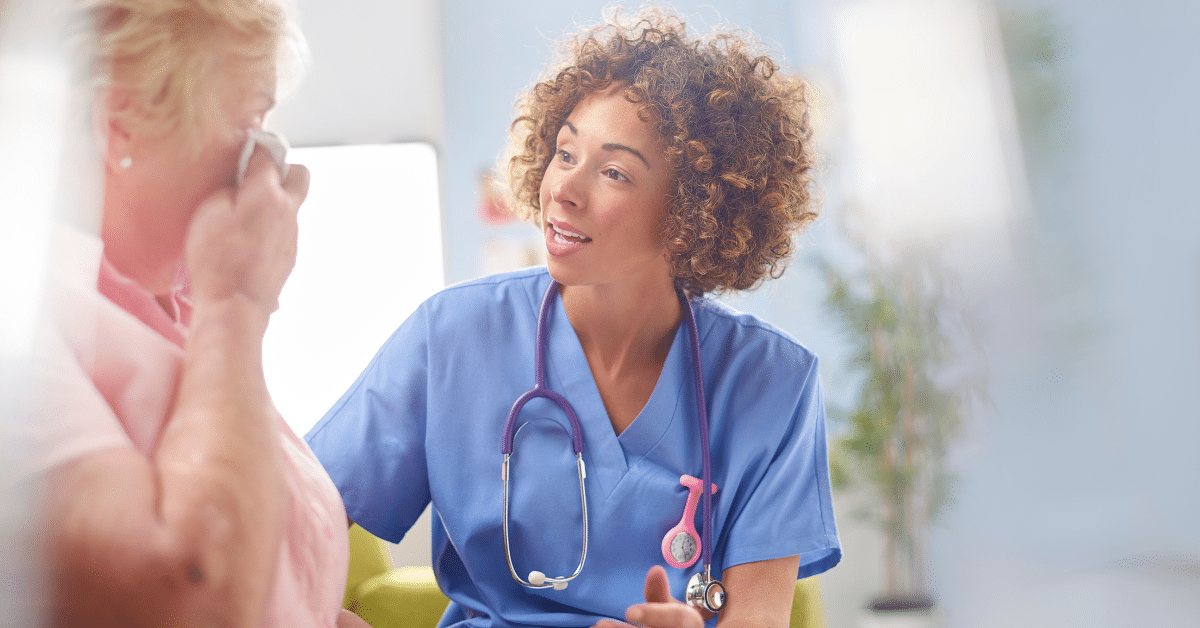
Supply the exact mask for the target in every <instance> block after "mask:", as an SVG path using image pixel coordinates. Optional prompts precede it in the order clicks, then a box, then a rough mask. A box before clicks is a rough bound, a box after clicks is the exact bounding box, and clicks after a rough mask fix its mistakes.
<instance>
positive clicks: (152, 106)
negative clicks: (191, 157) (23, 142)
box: [78, 0, 304, 151]
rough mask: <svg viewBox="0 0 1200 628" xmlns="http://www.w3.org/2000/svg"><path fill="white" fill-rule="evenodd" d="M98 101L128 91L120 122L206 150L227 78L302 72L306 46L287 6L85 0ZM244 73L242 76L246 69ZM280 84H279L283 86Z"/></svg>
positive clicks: (261, 1)
mask: <svg viewBox="0 0 1200 628" xmlns="http://www.w3.org/2000/svg"><path fill="white" fill-rule="evenodd" d="M78 8H79V10H80V17H82V18H83V20H84V22H86V25H87V26H88V27H90V32H91V33H92V36H91V37H90V38H88V41H87V43H86V45H87V47H88V48H89V53H90V56H91V59H90V61H91V63H90V65H91V67H90V72H91V75H92V77H93V79H94V81H95V83H96V85H95V87H96V88H97V92H98V93H104V92H105V91H110V90H124V91H128V92H129V93H130V95H131V97H132V101H133V102H132V105H133V106H132V107H130V108H129V109H128V110H126V111H123V112H120V113H118V112H114V114H113V115H123V116H124V117H125V118H126V120H125V121H126V122H127V123H129V124H132V125H134V126H136V127H139V128H141V129H143V130H147V131H149V132H155V133H162V134H172V133H178V134H179V135H180V139H181V140H182V142H183V143H184V145H185V146H187V147H189V148H191V149H193V150H197V151H198V150H199V144H200V143H201V141H202V138H203V136H204V134H205V132H206V131H208V130H210V129H212V128H213V125H214V124H215V122H216V121H217V120H216V117H217V115H218V114H219V112H220V105H221V102H220V98H221V90H220V89H219V86H220V83H219V82H218V81H219V80H220V77H222V76H228V75H229V67H228V66H227V65H226V64H227V63H228V62H229V61H230V60H231V59H232V60H236V61H237V62H240V63H242V64H243V65H241V66H240V68H251V67H253V66H254V65H255V64H260V63H262V64H271V65H273V66H274V67H275V69H276V72H277V74H283V75H284V76H287V75H288V73H289V72H295V71H298V69H299V67H300V66H301V65H302V62H303V58H304V41H303V38H302V36H301V35H300V34H299V29H298V28H296V26H295V24H294V22H293V20H292V18H291V16H290V12H289V10H288V7H287V6H286V5H284V4H283V3H282V2H281V1H280V0H81V2H79V3H78ZM240 68H238V69H240ZM277 82H278V81H277Z"/></svg>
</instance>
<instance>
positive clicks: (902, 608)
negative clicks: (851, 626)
mask: <svg viewBox="0 0 1200 628" xmlns="http://www.w3.org/2000/svg"><path fill="white" fill-rule="evenodd" d="M941 625H942V621H941V616H940V615H939V614H938V612H937V609H936V607H935V606H934V604H933V600H932V599H930V598H928V597H924V596H910V597H889V598H877V599H875V600H874V601H873V602H871V603H870V604H869V605H868V606H867V608H866V609H864V610H863V612H862V614H861V615H860V616H859V620H858V626H859V628H940V627H941Z"/></svg>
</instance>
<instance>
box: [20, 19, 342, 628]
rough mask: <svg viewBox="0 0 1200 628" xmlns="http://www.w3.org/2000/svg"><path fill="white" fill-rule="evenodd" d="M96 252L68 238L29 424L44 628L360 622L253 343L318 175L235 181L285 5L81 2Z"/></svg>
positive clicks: (265, 106) (302, 460) (257, 173)
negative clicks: (43, 556) (90, 86)
mask: <svg viewBox="0 0 1200 628" xmlns="http://www.w3.org/2000/svg"><path fill="white" fill-rule="evenodd" d="M81 7H82V11H83V14H84V15H85V16H86V17H87V18H88V19H89V21H91V23H92V24H93V26H94V40H93V41H92V42H91V45H92V46H93V51H94V53H95V57H94V59H93V65H94V70H95V77H96V78H97V83H98V85H97V97H96V104H95V109H96V112H95V115H94V118H95V120H96V121H97V126H98V127H99V130H100V131H101V133H100V135H101V136H102V145H101V154H102V156H103V173H104V180H103V183H104V186H103V197H102V198H103V205H102V210H103V215H102V220H101V222H100V238H99V241H96V240H95V239H94V238H93V237H90V236H86V235H82V234H78V233H74V234H72V233H64V234H63V235H62V238H63V240H62V241H61V242H60V243H59V245H58V246H57V247H56V250H57V256H58V257H57V259H56V261H55V268H56V270H55V271H54V273H53V276H52V282H51V283H52V286H51V297H52V299H53V300H54V301H53V305H54V307H55V308H56V312H57V314H56V327H55V331H54V333H53V338H51V340H50V346H49V348H48V349H47V352H46V357H45V361H44V362H43V364H42V368H41V369H40V371H41V373H42V375H43V379H44V383H45V384H46V390H47V392H48V395H47V399H46V401H45V402H44V403H43V404H42V405H41V408H40V414H41V416H40V417H38V419H37V421H36V422H35V423H34V425H35V429H37V430H39V434H40V436H41V440H40V446H39V447H38V448H37V449H36V450H35V452H34V455H35V457H36V458H37V462H38V464H39V465H40V466H41V468H42V470H43V471H44V472H45V474H44V477H45V478H46V496H45V503H44V505H43V509H42V515H43V523H42V529H44V536H43V538H44V539H45V540H46V545H47V548H48V555H49V556H48V558H49V568H48V572H49V573H48V580H49V584H50V595H49V597H50V600H49V601H50V609H49V611H50V613H51V623H52V625H61V626H200V625H205V626H209V625H211V626H216V625H220V626H287V627H289V628H297V627H313V628H316V627H318V626H321V627H325V626H333V625H360V626H361V625H365V624H363V623H362V622H361V620H358V618H357V617H355V616H353V615H351V614H349V613H346V612H345V611H342V610H341V600H342V595H343V588H344V585H345V577H346V568H347V560H348V557H347V554H348V550H347V534H346V528H345V521H346V515H345V511H344V509H343V507H342V504H341V502H340V500H339V499H338V494H337V492H336V490H335V489H334V487H333V485H332V484H331V483H330V481H329V478H328V477H327V476H326V475H325V473H324V471H323V470H322V469H321V466H320V465H319V463H318V462H317V460H316V459H315V458H314V457H313V455H312V453H311V452H310V451H309V450H308V448H307V447H306V446H305V445H304V443H303V441H301V440H300V439H299V438H297V437H296V436H295V435H294V434H292V433H291V431H290V430H289V429H288V427H287V425H286V424H285V423H284V422H283V421H282V419H281V418H280V417H279V416H278V414H277V412H276V411H275V409H274V407H273V405H272V403H271V399H270V396H269V395H268V393H267V389H266V385H265V383H264V380H263V373H262V339H263V334H264V332H265V330H266V326H267V321H268V318H269V316H270V314H271V313H272V311H274V310H275V308H276V307H277V297H278V295H279V292H280V290H281V288H282V286H283V283H284V281H285V279H286V278H287V276H288V274H289V273H290V272H291V269H292V266H293V264H294V261H295V248H296V213H297V209H298V208H299V206H300V204H301V202H302V201H303V200H304V197H305V195H306V194H307V189H308V172H307V170H306V169H305V168H304V167H303V166H299V165H296V166H292V167H291V168H290V170H289V173H288V174H287V176H286V177H284V176H283V175H282V174H281V170H280V169H277V168H276V167H275V166H274V165H273V164H272V161H271V159H270V158H269V157H267V156H266V154H265V151H263V150H261V149H259V150H258V151H257V152H256V153H255V154H254V156H253V158H252V159H251V160H250V162H249V167H248V169H247V171H246V173H245V178H244V181H243V182H241V184H240V185H239V184H238V182H237V181H236V179H237V177H236V175H235V173H236V170H237V167H238V161H239V155H240V153H241V151H242V149H243V146H244V145H245V144H246V139H247V137H248V134H250V133H251V132H253V131H256V130H258V129H260V128H261V126H262V123H263V118H264V116H266V114H267V112H268V111H269V110H270V109H271V108H272V106H273V104H274V101H275V91H276V77H275V72H276V65H277V63H276V59H277V56H278V51H280V50H282V49H283V48H284V47H285V43H286V42H287V39H286V38H287V33H289V32H292V30H293V29H292V28H291V26H290V22H289V18H288V16H287V14H286V12H285V11H284V9H283V7H282V6H280V5H279V4H277V3H276V2H275V1H273V0H88V1H86V2H83V3H82V4H81Z"/></svg>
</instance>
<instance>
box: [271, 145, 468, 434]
mask: <svg viewBox="0 0 1200 628" xmlns="http://www.w3.org/2000/svg"><path fill="white" fill-rule="evenodd" d="M288 161H289V162H291V163H298V164H304V165H305V166H307V167H308V169H309V170H310V171H311V172H312V185H311V186H310V188H309V194H308V199H307V200H306V201H305V203H304V205H303V206H302V207H301V208H300V219H299V220H300V248H299V253H298V256H297V260H296V268H295V270H294V271H293V272H292V276H291V278H290V279H288V283H287V285H286V286H285V287H284V289H283V294H281V295H280V297H279V305H280V307H279V311H277V312H275V314H273V315H272V316H271V324H270V326H269V328H268V329H267V335H266V339H265V341H264V347H263V353H264V356H263V360H264V370H265V371H266V378H267V386H268V388H269V389H270V391H271V396H272V398H273V399H274V401H275V406H276V407H277V408H278V409H279V412H280V413H281V414H282V415H283V417H284V419H286V420H287V422H288V424H289V425H290V426H291V427H292V429H293V430H294V431H295V432H296V433H297V434H300V435H304V433H305V432H307V431H308V430H309V429H310V428H311V427H312V426H313V425H314V424H315V423H316V422H317V420H319V419H320V418H321V416H322V415H324V414H325V411H326V410H328V409H329V408H330V406H332V405H333V403H334V402H335V401H337V399H338V398H339V397H340V396H341V394H342V393H343V392H345V390H346V389H347V388H348V387H349V386H350V385H351V384H352V383H353V382H354V379H355V378H356V377H357V376H358V374H359V373H360V372H361V371H362V369H363V368H364V367H365V366H366V365H367V363H368V362H369V361H370V360H371V357H372V356H373V355H374V354H375V352H376V351H377V350H378V349H379V347H380V345H382V344H383V342H384V341H385V340H386V339H387V338H388V336H389V335H391V333H392V332H393V331H394V330H395V329H396V327H397V326H399V325H400V323H401V322H403V321H404V319H405V318H406V317H408V315H409V314H410V313H411V312H412V311H413V310H414V309H415V308H416V306H417V305H418V304H420V303H421V301H423V300H424V299H425V298H427V297H428V296H430V295H431V294H433V293H434V292H435V291H437V290H438V289H440V288H441V287H442V286H443V284H444V281H445V279H444V277H445V273H444V271H443V262H442V230H441V214H440V208H439V203H438V182H437V155H436V153H435V152H434V150H433V148H432V147H431V146H430V145H428V144H423V143H411V144H389V145H372V146H330V147H317V148H296V149H293V150H292V152H291V153H289V155H288Z"/></svg>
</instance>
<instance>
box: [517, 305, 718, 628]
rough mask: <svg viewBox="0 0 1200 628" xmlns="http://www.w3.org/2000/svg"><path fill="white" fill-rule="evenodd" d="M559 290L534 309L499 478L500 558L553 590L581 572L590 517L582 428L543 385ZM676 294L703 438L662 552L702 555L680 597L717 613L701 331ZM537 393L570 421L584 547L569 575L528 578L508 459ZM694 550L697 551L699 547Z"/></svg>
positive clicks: (536, 585) (683, 563)
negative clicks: (524, 411)
mask: <svg viewBox="0 0 1200 628" xmlns="http://www.w3.org/2000/svg"><path fill="white" fill-rule="evenodd" d="M558 290H559V289H558V282H556V281H551V282H550V288H549V289H547V290H546V296H545V298H544V299H542V307H541V311H540V312H539V313H538V324H537V341H536V342H537V344H536V346H535V351H534V386H533V388H530V389H529V390H527V391H525V394H523V395H521V396H520V397H519V398H518V399H517V401H516V402H515V403H513V406H512V409H511V410H509V411H508V418H507V419H506V420H505V422H504V434H503V437H502V442H501V447H500V453H502V454H504V467H503V469H502V471H501V477H502V479H503V481H504V557H505V559H506V560H507V561H508V572H509V573H510V574H512V577H513V579H514V580H516V581H517V582H519V583H521V584H522V585H524V586H526V587H530V588H533V589H546V588H553V589H554V590H556V591H561V590H563V589H565V588H567V583H569V582H570V581H572V580H574V579H575V578H576V576H578V575H579V573H580V572H581V571H583V563H584V561H585V560H587V545H588V522H587V489H586V488H585V486H584V479H585V478H587V471H586V470H585V469H584V466H583V427H582V426H580V424H579V417H578V416H576V414H575V409H574V408H572V407H571V404H570V403H569V402H568V401H567V400H566V398H564V397H563V396H562V395H560V394H558V393H556V392H554V391H553V390H550V389H549V388H548V387H547V386H546V367H545V358H546V356H545V353H546V335H547V333H548V332H547V329H546V327H547V326H546V319H547V317H548V315H549V312H550V305H551V304H552V303H553V302H554V297H555V295H557V294H558ZM676 294H677V295H678V296H679V303H680V305H681V306H682V307H683V311H684V320H685V322H686V323H687V327H688V337H689V339H690V340H691V351H692V372H693V373H694V375H695V377H696V407H697V408H699V411H700V412H699V413H700V418H699V423H700V440H701V442H703V443H704V447H702V448H701V449H700V458H701V461H702V466H703V475H702V478H701V479H700V480H696V479H695V478H692V477H690V476H686V475H685V476H683V477H682V478H680V482H681V483H682V484H683V485H684V486H687V487H688V490H689V493H688V503H687V506H686V507H685V510H684V517H683V519H682V520H681V521H680V523H679V525H676V526H675V527H674V528H671V530H670V531H669V532H667V536H666V538H664V539H663V543H662V550H663V557H664V558H666V560H667V562H668V563H669V564H670V565H671V566H673V567H681V568H682V567H690V566H691V565H693V564H695V562H696V559H697V554H698V553H699V554H702V555H703V559H704V570H703V571H702V572H699V573H696V574H695V575H693V576H692V577H691V579H690V580H688V584H687V591H686V593H685V595H684V599H685V601H686V602H687V603H688V604H690V605H691V606H694V607H696V608H702V609H705V610H708V611H710V612H713V613H716V612H720V610H721V609H722V608H724V607H725V602H726V593H725V586H724V585H722V584H721V582H720V581H719V580H714V579H713V578H712V575H711V572H710V570H711V569H712V522H713V516H712V493H714V492H716V486H715V485H714V484H713V483H712V468H711V465H710V462H709V451H708V450H709V444H708V412H707V410H706V408H705V400H704V376H703V371H702V370H701V364H700V336H699V334H698V332H697V331H696V315H695V313H694V312H693V311H692V305H691V303H690V302H688V299H687V297H686V296H684V294H683V292H682V291H679V290H676ZM538 397H541V398H544V399H548V400H550V401H551V402H553V403H554V404H555V405H557V406H558V407H559V408H560V409H561V410H562V411H563V412H565V413H566V415H567V420H568V421H570V423H571V447H572V449H573V450H574V451H575V465H576V468H577V469H578V472H579V501H580V503H581V504H582V506H583V551H581V552H580V554H579V565H578V566H577V567H575V572H574V573H572V574H571V575H569V576H558V577H554V578H551V577H547V576H546V574H544V573H542V572H540V571H531V572H529V579H528V580H526V579H524V578H522V577H521V576H520V575H518V574H517V570H516V568H515V567H514V566H513V559H512V549H511V546H510V545H509V538H508V478H509V473H508V461H509V457H510V456H511V455H512V453H513V441H514V439H515V437H516V430H517V415H518V414H520V412H521V408H522V407H524V406H525V404H526V403H527V402H529V400H531V399H535V398H538ZM704 487H711V490H704ZM697 501H700V503H701V509H702V510H701V512H702V513H703V515H704V530H703V534H702V536H701V537H697V535H696V530H695V527H694V526H693V525H691V521H692V518H693V517H694V515H695V507H696V502H697ZM697 549H698V550H699V552H697Z"/></svg>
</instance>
